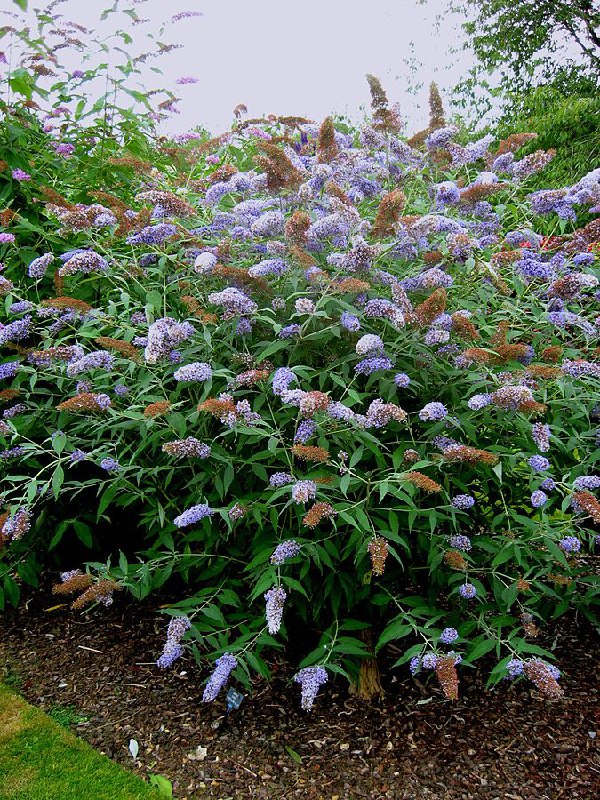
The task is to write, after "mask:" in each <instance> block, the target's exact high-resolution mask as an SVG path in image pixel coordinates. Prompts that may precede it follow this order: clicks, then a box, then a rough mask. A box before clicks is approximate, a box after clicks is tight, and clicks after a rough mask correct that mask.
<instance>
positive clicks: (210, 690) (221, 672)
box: [202, 653, 237, 703]
mask: <svg viewBox="0 0 600 800" xmlns="http://www.w3.org/2000/svg"><path fill="white" fill-rule="evenodd" d="M236 667H237V658H236V657H235V656H234V655H232V654H231V653H223V655H222V656H220V658H217V660H216V661H215V669H214V671H213V673H212V675H211V676H210V678H209V679H208V682H207V684H206V686H205V687H204V693H203V695H202V701H203V702H204V703H210V702H212V701H213V700H214V699H215V698H216V697H217V695H218V694H219V692H220V691H221V689H222V688H223V687H224V686H225V684H226V683H227V681H228V680H229V676H230V675H231V673H232V671H233V670H234V669H235V668H236Z"/></svg>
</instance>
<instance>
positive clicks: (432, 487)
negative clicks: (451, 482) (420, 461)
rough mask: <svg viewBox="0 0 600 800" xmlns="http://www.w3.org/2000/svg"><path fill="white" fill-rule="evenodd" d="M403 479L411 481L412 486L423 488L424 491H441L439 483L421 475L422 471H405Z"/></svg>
mask: <svg viewBox="0 0 600 800" xmlns="http://www.w3.org/2000/svg"><path fill="white" fill-rule="evenodd" d="M403 479H404V480H405V481H408V482H409V483H412V484H413V486H416V487H417V488H419V489H423V491H424V492H429V493H430V494H431V493H433V492H441V491H442V487H441V486H440V484H439V483H436V481H434V480H432V479H431V478H428V477H427V475H423V473H422V472H406V473H405V474H404V476H403Z"/></svg>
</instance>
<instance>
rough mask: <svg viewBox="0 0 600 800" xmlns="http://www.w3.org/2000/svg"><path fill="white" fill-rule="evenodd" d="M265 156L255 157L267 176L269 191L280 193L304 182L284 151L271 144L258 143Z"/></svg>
mask: <svg viewBox="0 0 600 800" xmlns="http://www.w3.org/2000/svg"><path fill="white" fill-rule="evenodd" d="M257 147H258V149H259V150H262V152H263V154H264V155H258V156H255V161H256V163H257V164H258V165H259V167H261V168H262V169H263V170H264V172H266V174H267V189H268V190H269V191H270V192H278V191H280V190H281V189H290V188H292V187H293V186H297V185H298V184H299V183H301V182H302V175H301V173H300V172H299V171H298V170H297V169H296V167H295V166H294V165H293V164H292V162H291V161H290V160H289V158H288V157H287V156H286V154H285V153H284V152H283V150H282V149H281V148H279V147H277V145H274V144H271V143H270V142H258V144H257Z"/></svg>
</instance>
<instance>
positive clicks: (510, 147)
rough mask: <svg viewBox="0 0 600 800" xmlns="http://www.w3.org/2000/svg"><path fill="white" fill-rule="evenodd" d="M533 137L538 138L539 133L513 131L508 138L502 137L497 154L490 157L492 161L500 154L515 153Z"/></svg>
mask: <svg viewBox="0 0 600 800" xmlns="http://www.w3.org/2000/svg"><path fill="white" fill-rule="evenodd" d="M533 139H537V133H511V134H510V136H507V137H506V139H502V141H501V142H500V144H499V145H498V149H497V150H496V153H495V155H493V156H491V157H490V163H491V162H492V161H494V160H495V159H496V158H497V157H498V156H503V155H504V154H505V153H514V152H515V151H516V150H518V149H519V148H520V147H523V145H524V144H527V142H531V141H532V140H533Z"/></svg>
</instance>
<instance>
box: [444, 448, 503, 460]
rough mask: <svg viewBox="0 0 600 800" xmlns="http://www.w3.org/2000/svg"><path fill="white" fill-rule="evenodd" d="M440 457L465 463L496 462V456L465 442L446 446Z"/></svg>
mask: <svg viewBox="0 0 600 800" xmlns="http://www.w3.org/2000/svg"><path fill="white" fill-rule="evenodd" d="M442 458H443V459H444V460H445V461H459V462H462V463H465V464H497V463H498V456H497V455H496V454H495V453H490V452H488V451H487V450H480V449H479V448H477V447H470V446H469V445H466V444H459V445H452V446H451V447H447V448H446V449H445V450H444V452H443V454H442Z"/></svg>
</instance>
